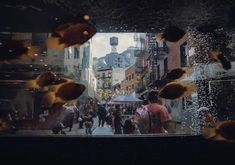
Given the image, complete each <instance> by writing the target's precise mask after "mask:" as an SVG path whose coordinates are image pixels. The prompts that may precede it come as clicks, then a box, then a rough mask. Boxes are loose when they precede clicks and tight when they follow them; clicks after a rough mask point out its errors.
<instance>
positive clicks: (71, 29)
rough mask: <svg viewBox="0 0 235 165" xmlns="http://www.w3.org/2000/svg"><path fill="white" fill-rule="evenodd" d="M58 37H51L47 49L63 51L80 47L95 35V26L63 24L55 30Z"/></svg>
mask: <svg viewBox="0 0 235 165" xmlns="http://www.w3.org/2000/svg"><path fill="white" fill-rule="evenodd" d="M56 32H57V33H58V34H59V36H58V37H51V38H49V39H48V41H47V46H48V48H52V49H64V48H67V47H69V46H75V45H77V46H80V45H82V44H84V43H85V42H86V41H88V40H89V39H90V38H91V37H92V36H93V35H94V34H95V33H96V27H95V25H90V24H80V23H78V24H65V25H61V26H59V27H58V28H57V29H56Z"/></svg>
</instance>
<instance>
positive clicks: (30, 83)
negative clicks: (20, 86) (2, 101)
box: [26, 80, 40, 89]
mask: <svg viewBox="0 0 235 165" xmlns="http://www.w3.org/2000/svg"><path fill="white" fill-rule="evenodd" d="M26 87H27V88H35V89H39V88H40V87H39V85H38V84H37V82H36V80H28V81H26Z"/></svg>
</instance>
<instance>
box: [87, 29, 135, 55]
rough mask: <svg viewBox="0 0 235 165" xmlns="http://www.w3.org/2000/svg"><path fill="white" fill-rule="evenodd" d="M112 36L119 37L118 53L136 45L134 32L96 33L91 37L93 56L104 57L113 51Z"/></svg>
mask: <svg viewBox="0 0 235 165" xmlns="http://www.w3.org/2000/svg"><path fill="white" fill-rule="evenodd" d="M110 37H118V46H117V52H118V53H122V52H123V51H124V50H126V49H127V48H128V47H130V46H135V45H136V44H135V42H134V39H133V37H134V33H96V34H95V35H94V36H93V37H92V39H91V53H92V57H98V58H99V57H103V56H105V55H106V54H108V53H110V52H111V46H110V45H109V39H110Z"/></svg>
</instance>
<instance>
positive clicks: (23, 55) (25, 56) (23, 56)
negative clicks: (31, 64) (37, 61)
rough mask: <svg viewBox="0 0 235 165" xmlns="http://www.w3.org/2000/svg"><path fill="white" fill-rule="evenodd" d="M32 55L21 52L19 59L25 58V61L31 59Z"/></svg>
mask: <svg viewBox="0 0 235 165" xmlns="http://www.w3.org/2000/svg"><path fill="white" fill-rule="evenodd" d="M29 58H30V57H29V56H28V55H27V54H21V55H20V57H19V59H20V60H23V61H25V60H27V59H29Z"/></svg>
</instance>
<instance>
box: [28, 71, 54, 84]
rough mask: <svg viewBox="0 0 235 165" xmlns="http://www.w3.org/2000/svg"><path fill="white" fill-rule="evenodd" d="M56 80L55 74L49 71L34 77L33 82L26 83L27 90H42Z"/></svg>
mask: <svg viewBox="0 0 235 165" xmlns="http://www.w3.org/2000/svg"><path fill="white" fill-rule="evenodd" d="M56 79H57V76H56V74H55V73H53V72H51V71H47V72H44V73H42V74H40V75H39V76H37V77H36V79H35V80H30V81H28V83H27V87H28V88H43V87H46V86H49V85H52V84H53V83H54V82H55V81H56Z"/></svg>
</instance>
